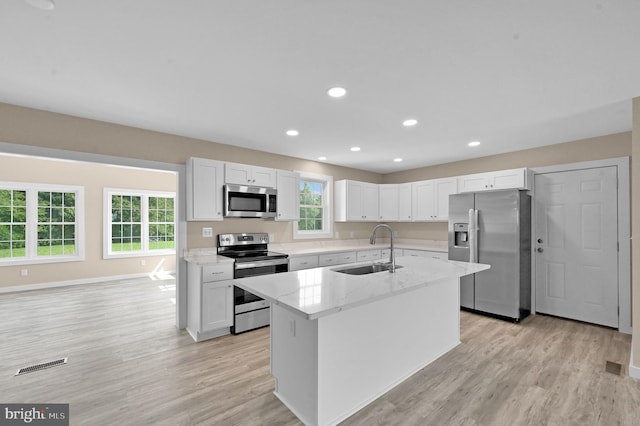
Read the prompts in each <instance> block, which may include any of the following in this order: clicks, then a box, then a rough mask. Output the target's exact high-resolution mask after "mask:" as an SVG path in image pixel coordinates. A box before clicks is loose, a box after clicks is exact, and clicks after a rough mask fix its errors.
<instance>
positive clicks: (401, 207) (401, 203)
mask: <svg viewBox="0 0 640 426" xmlns="http://www.w3.org/2000/svg"><path fill="white" fill-rule="evenodd" d="M411 206H412V201H411V183H403V184H401V185H398V220H399V221H400V222H411V220H412V219H413V216H412V214H413V213H412V212H411Z"/></svg>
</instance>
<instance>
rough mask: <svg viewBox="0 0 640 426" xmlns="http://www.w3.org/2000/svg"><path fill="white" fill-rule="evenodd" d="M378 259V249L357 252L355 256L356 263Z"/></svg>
mask: <svg viewBox="0 0 640 426" xmlns="http://www.w3.org/2000/svg"><path fill="white" fill-rule="evenodd" d="M378 259H380V249H374V250H363V251H358V253H357V254H356V261H357V262H366V261H368V260H378Z"/></svg>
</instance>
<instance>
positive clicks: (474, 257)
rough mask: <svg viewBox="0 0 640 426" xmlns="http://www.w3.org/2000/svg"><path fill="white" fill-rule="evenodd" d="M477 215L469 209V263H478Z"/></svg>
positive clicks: (476, 212) (475, 211)
mask: <svg viewBox="0 0 640 426" xmlns="http://www.w3.org/2000/svg"><path fill="white" fill-rule="evenodd" d="M478 213H479V212H478V210H474V209H469V263H478Z"/></svg>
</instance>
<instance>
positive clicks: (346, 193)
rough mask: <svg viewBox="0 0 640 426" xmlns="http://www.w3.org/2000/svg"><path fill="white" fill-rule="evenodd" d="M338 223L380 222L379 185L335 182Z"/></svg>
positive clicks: (346, 181) (352, 181) (347, 181)
mask: <svg viewBox="0 0 640 426" xmlns="http://www.w3.org/2000/svg"><path fill="white" fill-rule="evenodd" d="M334 188H335V198H334V203H335V221H336V222H376V221H378V207H379V206H378V198H379V197H378V185H376V184H375V183H368V182H358V181H354V180H339V181H337V182H335V185H334Z"/></svg>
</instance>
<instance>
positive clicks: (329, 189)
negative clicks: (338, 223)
mask: <svg viewBox="0 0 640 426" xmlns="http://www.w3.org/2000/svg"><path fill="white" fill-rule="evenodd" d="M298 173H299V174H300V183H302V182H304V181H311V182H320V183H322V209H323V212H324V213H325V214H324V215H323V218H322V230H321V231H299V230H298V222H299V220H296V221H294V222H293V239H294V240H303V239H320V238H333V176H328V175H321V174H317V173H309V172H302V171H299V172H298ZM296 196H297V197H298V198H300V186H298V190H297V192H296Z"/></svg>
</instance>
